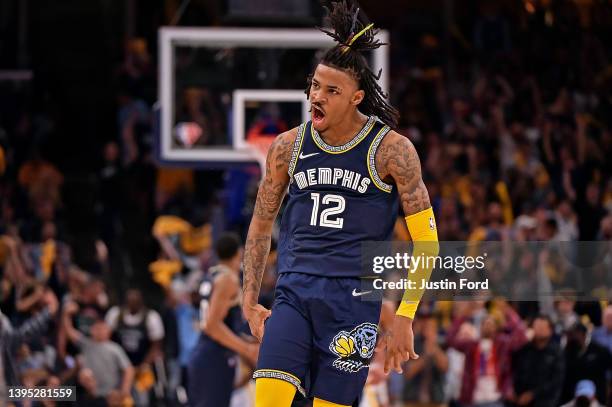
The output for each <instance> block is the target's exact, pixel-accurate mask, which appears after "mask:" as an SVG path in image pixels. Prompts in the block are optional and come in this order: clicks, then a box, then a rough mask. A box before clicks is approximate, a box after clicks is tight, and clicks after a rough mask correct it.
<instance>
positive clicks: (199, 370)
mask: <svg viewBox="0 0 612 407" xmlns="http://www.w3.org/2000/svg"><path fill="white" fill-rule="evenodd" d="M216 252H217V257H218V258H219V264H218V265H217V266H214V267H211V268H210V269H209V270H208V273H207V274H206V276H205V277H204V279H203V281H202V283H201V284H200V289H199V294H200V297H201V301H200V318H201V319H200V326H201V327H202V330H203V332H202V335H201V336H200V339H199V341H198V344H197V345H196V347H195V349H194V350H193V354H192V356H191V360H190V361H189V366H188V368H187V388H188V397H189V405H190V406H191V407H229V405H230V400H231V397H232V391H233V389H234V378H235V376H236V374H235V373H236V367H237V364H238V360H237V357H236V356H237V355H240V356H242V357H243V358H245V359H246V360H248V361H249V362H250V363H251V364H252V365H254V364H255V361H256V360H257V350H258V345H257V344H254V343H249V342H247V341H245V340H244V339H243V338H241V337H240V336H239V334H238V332H239V331H240V327H241V325H242V323H243V320H242V314H241V311H240V305H239V304H240V302H239V299H240V263H241V260H242V248H241V244H240V239H239V238H238V236H236V235H234V234H229V233H228V234H224V235H222V236H221V237H219V240H217V243H216Z"/></svg>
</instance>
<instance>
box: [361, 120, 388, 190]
mask: <svg viewBox="0 0 612 407" xmlns="http://www.w3.org/2000/svg"><path fill="white" fill-rule="evenodd" d="M390 130H391V128H390V127H389V126H387V125H385V126H383V127H381V129H380V130H379V131H378V133H377V134H376V136H374V139H373V140H372V143H371V144H370V148H369V149H368V157H367V166H368V172H369V173H370V178H371V179H372V181H373V182H374V185H376V187H377V188H378V189H380V190H381V191H384V192H389V193H390V192H391V191H392V190H393V186H392V185H390V184H387V183H386V182H384V181H383V180H382V179H381V178H380V175H379V174H378V171H376V151H377V150H378V147H379V146H380V143H381V142H382V140H383V138H384V137H385V136H386V135H387V134H388V133H389V131H390Z"/></svg>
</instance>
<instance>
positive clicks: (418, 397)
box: [403, 316, 448, 407]
mask: <svg viewBox="0 0 612 407" xmlns="http://www.w3.org/2000/svg"><path fill="white" fill-rule="evenodd" d="M414 333H415V337H414V350H415V352H416V353H417V354H418V355H419V358H418V359H417V360H411V361H409V362H408V363H407V365H406V368H405V369H404V377H405V378H406V379H407V380H406V381H405V383H404V394H403V399H404V405H405V406H406V407H418V406H441V405H443V403H444V401H445V395H444V385H445V380H444V377H445V375H446V372H447V371H448V357H447V355H446V352H445V351H444V349H442V347H441V346H440V343H439V337H438V323H437V320H436V319H434V318H432V317H431V316H421V317H419V318H417V319H416V320H415V324H414Z"/></svg>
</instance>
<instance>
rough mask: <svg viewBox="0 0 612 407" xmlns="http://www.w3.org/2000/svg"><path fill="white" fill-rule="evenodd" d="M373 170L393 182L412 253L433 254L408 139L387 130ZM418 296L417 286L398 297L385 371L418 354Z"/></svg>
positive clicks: (426, 271)
mask: <svg viewBox="0 0 612 407" xmlns="http://www.w3.org/2000/svg"><path fill="white" fill-rule="evenodd" d="M376 169H377V171H378V172H379V175H380V176H381V178H383V179H386V180H388V182H390V183H391V182H392V183H394V184H395V186H396V188H397V191H398V194H399V198H400V202H401V205H402V209H403V210H404V214H405V215H406V224H407V225H408V230H409V232H410V236H411V240H412V241H413V242H414V253H420V254H427V256H434V257H435V256H436V255H437V254H438V242H437V241H438V236H437V233H436V227H435V220H434V217H433V211H432V210H431V204H430V203H429V194H428V193H427V188H426V187H425V184H424V183H423V178H422V176H421V163H420V161H419V156H418V154H417V152H416V149H415V148H414V146H413V145H412V143H411V142H410V140H408V139H407V138H406V137H403V136H401V135H400V134H398V133H396V132H394V131H392V132H390V133H389V134H388V135H387V136H386V137H385V138H384V139H383V141H382V143H381V145H380V147H379V150H378V151H377V152H376ZM393 215H394V214H393ZM420 254H419V255H420ZM430 275H431V268H427V267H420V268H419V269H418V270H415V271H414V272H411V273H408V279H409V280H411V281H413V282H414V283H415V287H421V281H419V280H422V279H425V280H428V279H429V276H430ZM422 295H423V290H422V289H419V288H417V289H408V290H406V292H405V293H404V296H403V297H402V301H401V302H400V306H399V308H398V310H397V312H396V314H395V317H394V318H393V326H392V328H391V334H390V336H389V337H388V339H387V349H386V352H385V367H384V369H385V372H389V371H390V370H391V369H394V370H395V371H397V372H400V373H401V371H402V368H401V365H402V363H403V362H405V361H407V360H409V359H418V357H419V355H417V354H416V352H415V351H414V334H413V332H412V320H413V318H414V314H415V313H416V309H417V307H418V303H419V301H420V299H421V296H422Z"/></svg>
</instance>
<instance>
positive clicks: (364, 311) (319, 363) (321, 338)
mask: <svg viewBox="0 0 612 407" xmlns="http://www.w3.org/2000/svg"><path fill="white" fill-rule="evenodd" d="M360 291H361V281H360V280H359V279H358V278H327V277H319V276H313V275H308V274H303V273H282V274H281V275H280V276H279V278H278V282H277V284H276V293H275V298H274V305H273V307H272V315H271V316H270V318H268V320H267V321H266V325H265V332H264V337H263V343H262V344H261V348H260V350H259V360H258V361H257V370H256V371H255V374H254V375H253V377H254V378H260V377H271V378H276V379H282V380H285V381H288V382H290V383H292V384H293V385H295V387H296V388H297V389H298V391H299V392H300V393H301V394H302V395H303V396H305V397H318V398H320V399H323V400H326V401H330V402H333V403H338V404H344V405H353V404H354V403H356V402H357V401H358V400H359V397H360V396H361V392H362V390H363V386H364V384H365V381H366V378H367V376H368V368H369V363H370V359H371V358H372V356H373V354H374V348H375V347H376V338H377V332H378V320H379V318H380V307H381V303H380V302H379V301H366V300H365V299H364V298H363V297H362V296H360V295H359V293H360ZM354 294H357V295H354Z"/></svg>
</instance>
